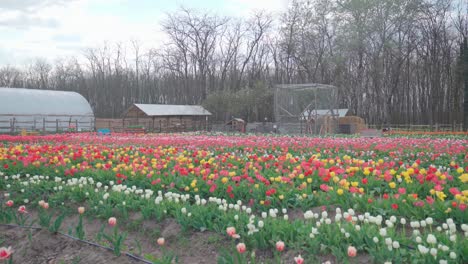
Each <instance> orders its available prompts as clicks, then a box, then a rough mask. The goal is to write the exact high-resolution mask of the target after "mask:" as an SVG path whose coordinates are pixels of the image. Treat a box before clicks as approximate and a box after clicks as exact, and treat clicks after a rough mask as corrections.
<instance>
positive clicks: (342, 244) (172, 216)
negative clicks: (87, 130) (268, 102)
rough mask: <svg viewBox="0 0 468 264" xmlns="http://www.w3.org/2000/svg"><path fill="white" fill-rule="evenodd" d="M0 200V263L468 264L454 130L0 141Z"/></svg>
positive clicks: (459, 141)
mask: <svg viewBox="0 0 468 264" xmlns="http://www.w3.org/2000/svg"><path fill="white" fill-rule="evenodd" d="M0 195H1V197H0V202H1V205H0V224H1V225H0V263H2V261H5V263H8V262H10V263H43V262H34V261H32V262H27V261H28V259H27V258H28V257H27V256H31V255H28V254H30V253H28V252H29V251H27V250H22V248H25V247H28V246H25V245H27V243H28V242H27V241H28V237H29V241H34V236H33V235H34V234H36V233H26V234H25V235H24V238H23V240H24V241H26V242H24V243H23V244H21V243H20V242H19V241H20V239H12V237H15V234H14V233H12V232H33V231H27V230H28V229H27V228H37V229H38V230H39V229H40V232H41V233H40V234H41V235H43V236H47V237H49V238H54V237H56V236H60V235H61V234H63V235H66V236H67V237H66V239H67V240H76V241H79V243H88V244H89V249H87V248H86V250H89V251H92V250H93V247H96V248H98V247H102V248H99V249H100V250H101V249H102V250H103V251H102V254H110V257H109V258H112V259H108V262H105V261H103V262H99V263H299V264H300V263H468V239H467V237H468V210H467V204H468V138H467V137H466V136H465V135H452V136H445V137H444V136H443V135H436V136H422V135H406V136H388V137H382V138H372V139H371V138H359V137H288V136H271V135H270V136H259V135H225V134H195V133H192V134H148V135H130V134H115V135H112V136H98V135H96V134H62V135H48V136H23V137H22V136H7V135H0ZM93 225H94V226H95V228H94V229H93V228H92V226H93ZM168 225H170V226H172V228H173V229H174V228H175V230H176V231H173V232H172V233H171V232H170V230H169V231H168ZM18 226H21V227H26V228H19V227H18ZM32 230H34V229H32ZM38 230H36V231H34V232H39V231H38ZM6 231H8V234H10V235H11V236H10V237H8V236H5V235H2V233H4V232H6ZM31 234H33V235H31ZM16 235H17V234H16ZM16 238H18V235H17V236H16ZM54 239H55V238H54ZM64 239H65V238H64ZM183 241H186V243H183ZM31 243H32V242H31ZM77 243H78V242H77ZM91 243H92V244H93V245H91ZM20 244H21V245H20ZM88 244H87V245H88ZM20 248H21V249H20ZM86 250H84V249H83V248H82V251H83V252H87V251H86ZM99 252H100V251H99ZM84 255H86V253H84ZM36 257H38V258H39V257H41V255H40V254H39V253H38V254H37V255H36ZM79 257H81V258H85V257H86V256H79ZM77 258H78V257H77ZM76 261H78V259H76ZM44 263H46V262H44ZM53 263H61V262H59V261H58V259H57V262H53ZM64 263H90V262H89V261H88V262H87V261H82V262H79V261H78V262H73V261H69V262H67V261H65V262H64ZM96 263H98V262H96Z"/></svg>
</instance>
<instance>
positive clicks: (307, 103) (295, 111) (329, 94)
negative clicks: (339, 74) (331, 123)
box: [274, 83, 338, 123]
mask: <svg viewBox="0 0 468 264" xmlns="http://www.w3.org/2000/svg"><path fill="white" fill-rule="evenodd" d="M274 89H275V97H274V109H275V120H276V122H279V123H281V122H300V121H301V119H310V118H313V117H312V116H311V115H312V114H313V113H317V110H319V109H320V110H323V109H327V110H329V111H330V113H331V115H332V116H334V115H335V114H334V112H335V111H336V110H337V107H336V106H337V99H338V88H337V87H336V86H333V85H328V84H319V83H304V84H278V85H275V86H274ZM304 113H308V116H305V114H304ZM315 119H316V118H315Z"/></svg>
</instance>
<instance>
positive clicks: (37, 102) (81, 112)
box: [0, 87, 94, 133]
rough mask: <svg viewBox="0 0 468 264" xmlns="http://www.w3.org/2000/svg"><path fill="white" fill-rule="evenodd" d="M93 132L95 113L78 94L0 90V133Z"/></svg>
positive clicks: (17, 89)
mask: <svg viewBox="0 0 468 264" xmlns="http://www.w3.org/2000/svg"><path fill="white" fill-rule="evenodd" d="M25 130H26V131H38V132H65V131H92V130H94V113H93V110H92V109H91V106H90V105H89V103H88V101H87V100H86V99H85V98H84V97H83V96H82V95H80V94H79V93H76V92H66V91H51V90H36V89H23V88H2V87H0V133H16V132H21V131H25Z"/></svg>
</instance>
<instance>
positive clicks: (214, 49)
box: [0, 0, 468, 124]
mask: <svg viewBox="0 0 468 264" xmlns="http://www.w3.org/2000/svg"><path fill="white" fill-rule="evenodd" d="M467 12H468V1H466V0H462V1H459V0H456V1H455V0H454V1H451V0H379V1H375V0H332V1H331V0H309V1H299V0H296V1H292V3H291V4H290V5H289V7H288V8H287V10H284V13H282V14H276V15H272V14H268V13H265V12H257V13H254V14H252V16H251V17H249V18H246V19H238V18H232V17H223V16H220V15H216V14H212V13H203V12H201V11H199V10H188V9H183V8H181V9H180V10H179V11H177V12H175V13H173V14H168V15H167V17H166V19H165V20H164V21H163V23H162V24H161V25H160V26H161V28H162V30H163V31H164V32H165V33H166V34H167V36H168V43H165V44H164V45H161V46H162V47H161V48H158V49H151V50H142V48H141V45H140V44H139V43H138V42H137V41H130V42H129V44H127V45H123V44H112V45H105V46H102V47H99V48H93V49H88V50H86V51H85V52H84V55H80V56H79V57H76V58H69V59H66V60H60V61H56V62H55V63H53V64H51V63H49V62H47V61H44V60H37V61H35V62H34V63H32V64H31V65H29V66H28V67H21V68H19V67H15V66H5V67H2V68H0V86H7V87H29V88H39V89H53V90H71V91H77V92H79V93H81V94H82V95H84V96H85V97H86V98H87V99H88V100H89V102H90V103H91V105H92V107H93V108H94V111H95V113H96V115H97V116H99V117H119V116H120V115H121V113H122V112H123V111H124V110H125V109H126V108H127V107H129V106H130V105H131V104H132V103H137V102H138V103H167V104H202V103H204V104H205V105H207V106H208V107H209V108H210V110H211V111H213V112H215V113H216V117H217V118H218V119H220V120H223V119H225V118H227V116H230V115H234V116H240V117H243V118H246V119H248V120H249V121H258V120H263V119H264V117H268V118H270V120H271V119H272V118H273V108H272V101H271V100H270V99H271V98H272V97H271V96H272V95H271V87H272V86H273V85H274V84H289V83H308V82H313V83H323V84H331V85H335V86H337V87H339V95H338V96H339V99H338V101H339V107H348V108H350V109H351V110H352V111H353V112H354V113H355V114H357V115H359V116H362V117H364V118H365V119H366V121H367V122H368V123H374V124H383V123H408V124H410V123H411V124H418V123H426V124H435V123H454V122H456V123H461V121H462V111H463V82H464V79H463V78H464V77H465V74H466V72H464V71H465V69H466V67H468V66H464V65H467V64H468V63H465V64H464V62H463V60H462V59H461V48H462V46H463V40H464V39H466V38H467V36H468V19H467ZM155 30H156V29H155ZM269 98H270V99H269Z"/></svg>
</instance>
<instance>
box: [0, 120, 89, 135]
mask: <svg viewBox="0 0 468 264" xmlns="http://www.w3.org/2000/svg"><path fill="white" fill-rule="evenodd" d="M22 131H27V132H41V133H43V134H45V133H60V132H76V131H94V122H81V121H78V120H63V119H55V120H52V119H46V118H42V120H38V119H34V120H28V121H24V120H17V119H16V118H11V119H10V120H0V133H2V132H3V133H11V134H15V133H19V132H22Z"/></svg>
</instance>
